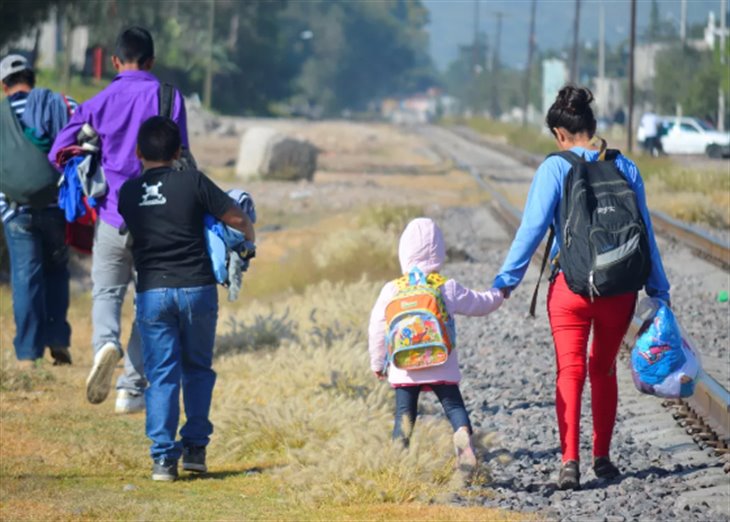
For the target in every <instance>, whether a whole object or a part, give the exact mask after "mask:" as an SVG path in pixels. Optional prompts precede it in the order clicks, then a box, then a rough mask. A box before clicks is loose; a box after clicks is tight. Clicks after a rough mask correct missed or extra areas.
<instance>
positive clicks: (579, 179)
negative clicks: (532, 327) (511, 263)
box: [531, 150, 651, 315]
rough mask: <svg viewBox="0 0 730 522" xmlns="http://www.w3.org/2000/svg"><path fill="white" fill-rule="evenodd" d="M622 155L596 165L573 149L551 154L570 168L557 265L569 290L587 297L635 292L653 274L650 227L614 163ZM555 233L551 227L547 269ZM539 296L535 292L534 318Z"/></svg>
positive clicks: (562, 206)
mask: <svg viewBox="0 0 730 522" xmlns="http://www.w3.org/2000/svg"><path fill="white" fill-rule="evenodd" d="M619 154H620V152H619V151H617V150H607V151H606V152H605V159H604V158H603V154H602V155H601V157H599V159H598V161H585V160H584V159H583V158H582V157H581V156H579V155H577V154H575V153H574V152H572V151H564V152H557V153H554V154H550V155H549V156H548V157H550V156H560V157H561V158H563V159H565V160H566V161H568V162H569V163H570V165H571V169H570V171H569V172H568V174H567V175H566V177H565V181H564V184H563V194H562V197H561V199H560V203H559V216H560V217H559V222H558V223H557V226H559V227H560V231H561V233H562V239H563V244H562V245H561V246H560V253H559V255H558V259H557V263H558V265H559V267H560V269H562V271H563V274H564V275H565V281H566V283H567V284H568V287H569V288H570V290H571V291H573V292H574V293H576V294H579V295H582V296H585V297H591V298H593V297H597V296H611V295H618V294H623V293H627V292H636V291H638V290H641V288H642V287H643V286H644V284H645V283H646V280H647V279H648V277H649V272H650V271H651V254H650V252H649V236H648V234H647V230H646V224H645V223H644V220H643V218H642V216H641V212H640V211H639V205H638V203H637V201H636V193H635V192H634V191H633V189H632V188H631V186H630V185H629V182H628V181H627V180H626V178H625V177H624V176H623V174H622V173H621V171H619V170H618V168H617V167H616V165H615V163H614V160H615V159H616V157H617V156H618V155H619ZM554 234H555V231H554V229H553V228H552V227H551V228H550V235H549V237H548V246H547V250H546V252H545V258H544V260H543V269H544V267H545V260H546V259H547V257H548V255H549V253H550V247H551V245H552V242H553V237H554ZM540 275H541V276H542V272H540ZM538 284H539V282H538ZM536 297H537V289H535V296H533V307H532V308H531V311H532V313H533V315H534V302H535V301H536Z"/></svg>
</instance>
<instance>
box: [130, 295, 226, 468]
mask: <svg viewBox="0 0 730 522" xmlns="http://www.w3.org/2000/svg"><path fill="white" fill-rule="evenodd" d="M217 319H218V293H217V291H216V287H215V285H207V286H199V287H190V288H156V289H153V290H148V291H146V292H140V293H138V294H137V326H138V328H139V333H140V336H141V338H142V351H143V354H144V371H145V374H146V376H147V380H148V381H149V387H148V388H147V390H146V391H145V402H146V406H147V436H148V437H149V438H150V440H152V446H151V448H150V455H151V456H152V458H153V459H155V460H157V459H159V458H162V457H164V458H165V459H169V460H178V459H179V458H180V455H181V453H182V448H183V447H200V446H207V445H208V442H209V440H210V434H211V433H213V425H212V424H211V423H210V420H209V419H208V415H209V412H210V402H211V397H212V395H213V386H214V385H215V377H216V376H215V372H214V371H213V368H212V364H213V344H214V342H215V326H216V321H217ZM181 385H182V393H183V403H184V405H185V417H186V418H187V421H186V422H185V425H184V426H183V427H182V429H181V430H180V436H181V438H182V441H176V440H175V439H176V435H177V427H178V423H179V420H180V388H181Z"/></svg>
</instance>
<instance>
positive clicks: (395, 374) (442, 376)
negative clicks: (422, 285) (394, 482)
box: [368, 218, 504, 471]
mask: <svg viewBox="0 0 730 522" xmlns="http://www.w3.org/2000/svg"><path fill="white" fill-rule="evenodd" d="M398 258H399V260H400V266H401V270H402V272H403V273H404V274H408V273H409V272H410V271H411V270H412V269H414V268H418V269H420V270H421V272H423V274H425V275H426V276H427V275H428V274H431V273H436V272H438V271H439V269H440V268H441V266H442V265H443V263H444V260H445V258H446V246H445V244H444V239H443V235H442V233H441V230H440V229H439V227H438V226H437V225H436V223H434V222H433V221H432V220H431V219H428V218H418V219H414V220H413V221H411V222H410V223H408V225H407V226H406V228H405V230H404V231H403V235H401V238H400V245H399V247H398ZM440 290H441V295H442V297H443V301H444V305H445V307H446V310H447V312H448V314H449V315H450V316H452V317H453V315H454V314H462V315H468V316H484V315H487V314H489V313H491V312H493V311H494V310H496V309H497V308H499V306H500V305H501V304H502V301H503V299H504V298H503V295H502V293H501V292H500V291H499V290H497V289H496V288H492V289H491V290H487V291H486V292H478V291H475V290H470V289H468V288H465V287H463V286H462V285H460V284H459V283H457V282H456V281H454V280H453V279H448V280H447V281H446V283H444V284H443V286H441V287H440ZM396 293H397V288H396V285H395V283H394V282H392V281H391V282H389V283H387V284H386V285H385V286H384V287H383V289H382V290H381V292H380V295H379V296H378V299H377V301H376V302H375V306H373V310H372V312H371V315H370V326H369V328H368V336H369V343H368V350H369V351H370V369H371V370H372V371H373V372H374V373H375V376H376V377H377V378H378V379H381V380H383V379H385V363H386V359H387V353H386V351H387V350H386V335H387V331H386V330H387V324H386V318H385V310H386V307H387V305H388V303H389V302H390V301H391V300H392V299H393V298H394V297H395V295H396ZM387 374H388V381H389V382H390V385H391V386H392V387H393V388H395V403H396V406H395V425H394V428H393V439H394V440H398V439H400V440H402V441H403V444H404V445H405V446H408V441H409V438H410V435H411V432H412V429H413V425H414V424H415V421H416V415H417V413H418V395H419V393H420V392H421V390H424V391H425V390H432V391H433V392H434V393H436V396H437V397H438V399H439V401H440V402H441V405H442V406H443V407H444V412H445V413H446V416H447V417H448V418H449V422H451V426H452V427H453V429H454V439H453V440H454V449H455V451H456V457H457V464H458V466H459V468H460V469H462V470H465V471H468V470H472V469H474V467H475V466H476V456H475V455H474V448H473V446H472V444H471V433H472V429H471V423H470V422H469V415H468V413H467V411H466V407H465V406H464V400H463V398H462V396H461V392H460V391H459V381H460V380H461V372H460V371H459V359H458V352H457V350H456V346H453V348H452V351H451V353H450V355H449V357H448V359H447V360H446V362H445V363H443V364H441V365H440V366H432V367H429V368H422V369H418V370H403V369H400V368H396V367H395V366H394V365H392V364H391V365H389V366H388V369H387ZM404 417H405V418H406V419H405V420H406V423H407V424H406V425H405V426H404Z"/></svg>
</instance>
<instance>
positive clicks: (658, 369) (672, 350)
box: [631, 301, 700, 399]
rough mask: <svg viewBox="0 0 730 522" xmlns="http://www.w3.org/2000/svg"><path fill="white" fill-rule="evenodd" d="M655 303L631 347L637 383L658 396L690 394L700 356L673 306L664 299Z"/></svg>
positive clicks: (645, 391) (645, 390) (638, 386)
mask: <svg viewBox="0 0 730 522" xmlns="http://www.w3.org/2000/svg"><path fill="white" fill-rule="evenodd" d="M654 306H655V307H656V308H655V309H656V311H655V313H654V314H653V315H652V316H650V317H649V319H647V322H646V323H645V326H646V327H645V329H644V331H643V332H642V333H641V334H640V335H639V337H638V338H637V340H636V343H635V344H634V348H633V349H632V350H631V369H632V372H631V373H632V377H633V379H634V385H635V386H636V388H637V389H638V390H639V391H640V392H642V393H647V394H650V395H656V396H658V397H665V398H672V399H678V398H684V397H689V396H691V395H692V394H693V393H694V389H695V384H696V381H697V376H698V374H699V368H700V367H699V362H698V359H697V357H696V354H695V353H694V352H693V351H692V350H691V349H690V347H689V345H688V344H687V343H686V342H685V341H684V339H683V338H682V330H681V328H680V326H679V324H678V323H677V320H676V318H675V317H674V314H673V313H672V310H671V309H670V308H669V307H668V306H667V305H666V304H665V303H663V302H661V301H659V302H658V303H655V304H654ZM649 321H650V322H649ZM647 324H648V326H647Z"/></svg>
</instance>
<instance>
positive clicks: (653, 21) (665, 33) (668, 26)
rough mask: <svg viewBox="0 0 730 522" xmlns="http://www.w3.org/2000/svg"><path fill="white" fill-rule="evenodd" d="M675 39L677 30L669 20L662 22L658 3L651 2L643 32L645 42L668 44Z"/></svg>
mask: <svg viewBox="0 0 730 522" xmlns="http://www.w3.org/2000/svg"><path fill="white" fill-rule="evenodd" d="M677 37H678V35H677V28H676V27H675V26H674V24H673V23H672V22H671V21H670V20H662V18H661V15H660V13H659V3H658V2H657V0H651V12H650V14H649V25H648V26H647V28H646V30H645V32H644V39H645V40H646V41H647V42H668V41H672V40H676V39H677Z"/></svg>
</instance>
